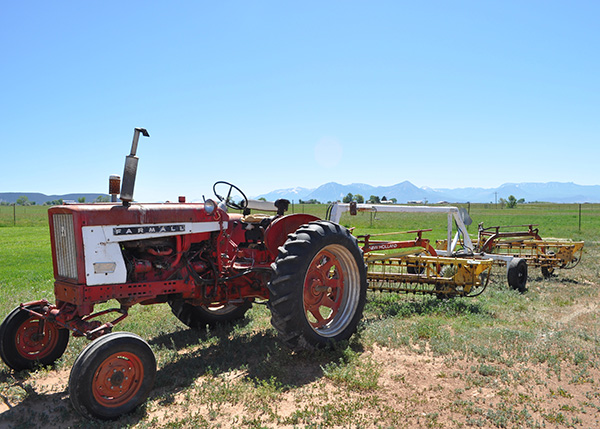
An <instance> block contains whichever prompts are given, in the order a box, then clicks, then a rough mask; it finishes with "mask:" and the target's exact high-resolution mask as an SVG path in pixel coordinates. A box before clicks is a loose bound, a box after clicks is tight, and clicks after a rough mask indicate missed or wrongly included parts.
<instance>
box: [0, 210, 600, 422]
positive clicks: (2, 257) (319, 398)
mask: <svg viewBox="0 0 600 429" xmlns="http://www.w3.org/2000/svg"><path fill="white" fill-rule="evenodd" d="M0 209H1V210H0V314H1V315H2V317H4V315H6V314H8V312H9V311H11V310H12V309H13V308H14V307H15V306H16V305H18V304H19V303H20V302H26V301H30V300H34V299H39V298H48V299H52V290H53V278H52V262H51V254H50V244H49V237H48V228H47V220H46V208H44V207H26V208H25V209H26V210H25V211H24V212H23V213H21V214H19V213H17V215H18V216H17V223H16V225H17V226H13V212H12V209H13V208H12V207H8V208H7V207H1V208H0ZM9 209H10V211H9ZM18 209H19V208H17V210H18ZM325 209H326V207H325V206H323V205H319V206H309V205H305V206H302V205H295V206H294V208H293V210H294V211H295V212H296V213H299V212H305V213H315V214H317V215H320V216H323V215H324V213H325ZM470 212H471V216H472V217H473V219H474V224H473V225H471V227H470V228H469V230H470V231H471V232H472V233H476V228H477V223H478V222H484V225H485V226H492V225H508V224H530V223H536V224H539V228H540V233H541V235H542V237H544V238H547V237H562V238H571V239H575V240H585V241H586V246H585V249H584V255H583V260H582V262H581V264H580V265H578V266H577V267H576V268H574V269H573V270H556V271H555V275H554V276H553V277H552V278H550V279H543V277H542V276H541V273H540V272H539V270H533V269H532V270H530V273H529V282H528V287H529V290H528V291H527V292H526V293H525V294H519V293H517V292H515V291H513V290H510V289H509V288H508V287H507V286H506V279H505V271H504V270H503V269H501V268H495V269H494V275H493V278H492V282H491V285H490V286H489V287H488V289H487V290H486V291H485V293H484V294H482V295H481V296H479V297H476V298H471V299H469V298H457V299H452V300H439V299H436V298H435V297H414V296H410V295H408V296H405V295H401V296H399V295H393V294H379V293H374V292H370V293H369V295H368V302H367V306H366V309H365V314H364V318H363V321H362V322H361V324H360V328H359V332H358V333H357V334H356V335H354V336H353V337H352V338H351V340H350V342H349V343H345V344H340V345H339V347H338V348H337V349H335V350H331V351H320V352H318V353H291V352H290V351H289V350H288V349H287V348H286V347H285V346H283V345H282V344H281V343H280V342H279V341H278V340H277V337H276V334H275V330H274V329H273V328H271V326H270V321H269V318H270V316H269V312H268V309H267V308H266V307H265V306H262V305H255V306H254V307H253V309H252V310H250V311H249V313H248V314H247V317H246V318H245V319H244V321H243V322H242V323H240V324H238V325H235V326H232V327H219V328H216V329H212V330H206V331H203V332H195V331H191V330H189V329H187V328H186V327H185V326H184V325H182V324H181V323H180V322H179V321H178V320H177V319H176V318H175V317H174V316H173V315H172V314H171V312H170V309H169V307H168V306H167V305H163V304H161V305H154V306H146V307H143V306H137V307H134V308H133V309H132V311H131V315H130V317H129V318H128V319H126V320H125V321H124V322H123V323H122V324H120V325H118V327H117V330H123V331H130V332H134V333H136V334H138V335H140V336H141V337H143V338H145V339H146V340H147V341H148V342H149V343H150V345H151V347H152V349H153V351H154V353H155V355H156V357H157V362H158V374H157V379H156V383H155V386H154V389H153V391H152V393H151V395H150V398H149V399H148V401H147V403H146V404H145V405H144V406H143V407H141V408H140V409H138V410H137V411H135V412H134V413H132V414H130V415H127V416H123V417H122V418H120V419H119V420H117V421H115V422H109V423H106V422H95V421H92V422H90V421H87V420H84V419H83V418H81V417H80V416H79V415H78V414H77V413H76V412H75V411H74V410H73V409H72V407H71V404H70V401H69V398H68V391H67V381H68V377H69V371H70V368H71V366H72V365H73V362H74V360H75V358H76V357H77V355H78V354H79V352H80V351H81V350H82V349H83V348H84V347H85V346H86V345H87V344H88V342H87V341H86V340H83V339H81V338H75V339H73V338H72V339H71V340H70V343H69V347H68V349H67V352H66V353H65V355H64V356H63V357H62V358H61V359H60V360H59V361H58V363H57V365H55V367H53V368H40V369H38V370H36V371H33V372H31V373H26V372H21V373H15V372H13V371H11V370H9V369H8V368H7V367H6V366H5V365H4V364H0V396H1V398H2V401H0V427H41V426H44V427H86V428H87V427H114V428H120V427H136V428H150V427H152V428H155V427H168V428H176V427H181V428H188V427H211V428H212V427H243V428H246V427H290V428H291V427H310V428H313V427H314V428H317V427H406V428H412V427H427V428H437V427H465V428H466V427H499V428H513V427H532V428H538V427H539V428H542V427H598V426H600V307H599V305H598V298H599V293H598V286H599V284H600V282H599V280H598V279H599V275H600V265H599V264H598V263H597V261H598V258H599V257H600V249H599V243H600V237H599V235H600V206H599V205H583V206H582V214H581V230H579V206H578V205H557V204H526V205H519V206H518V207H517V208H515V209H496V208H494V207H493V205H476V204H472V205H471V207H470ZM341 223H342V224H344V225H346V226H350V227H356V229H355V234H363V233H369V232H371V233H373V232H386V231H388V232H389V231H398V230H411V229H418V228H433V229H434V231H432V232H431V233H428V234H426V235H425V236H426V237H428V238H431V239H432V241H433V240H435V239H436V238H445V228H446V217H445V216H432V215H428V216H423V215H389V214H381V213H380V214H377V215H376V216H372V215H371V214H370V213H363V214H360V215H359V216H357V217H353V218H350V217H349V216H344V217H343V218H342V221H341Z"/></svg>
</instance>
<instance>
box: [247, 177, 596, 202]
mask: <svg viewBox="0 0 600 429" xmlns="http://www.w3.org/2000/svg"><path fill="white" fill-rule="evenodd" d="M349 193H350V194H352V195H356V194H360V195H362V196H363V197H364V199H365V201H367V200H368V199H369V198H370V197H371V196H372V195H375V196H378V197H379V198H380V199H381V198H383V197H384V196H385V197H386V199H388V200H391V199H392V198H395V199H396V200H397V202H398V203H408V202H417V201H418V202H422V203H425V202H428V203H437V202H448V203H466V202H471V203H495V202H497V201H500V198H504V199H505V200H506V199H508V197H509V196H510V195H513V196H514V197H515V198H516V199H517V200H520V199H521V198H523V199H524V200H525V201H526V202H534V201H540V202H541V201H543V202H551V203H600V186H599V185H592V186H589V185H577V184H575V183H571V182H569V183H560V182H548V183H505V184H503V185H501V186H499V187H497V188H456V189H446V188H440V189H433V188H429V187H422V188H420V187H417V186H415V185H413V184H412V183H411V182H409V181H404V182H401V183H398V184H395V185H391V186H371V185H367V184H364V183H352V184H349V185H341V184H339V183H335V182H329V183H325V184H324V185H321V186H319V187H318V188H313V189H310V188H289V189H278V190H275V191H271V192H269V193H267V194H262V195H258V196H257V197H256V198H261V197H262V198H265V199H266V200H268V201H275V200H276V199H278V198H285V199H288V200H290V201H294V202H299V200H303V201H309V200H316V201H319V202H321V203H327V202H331V201H338V200H339V201H341V200H342V199H343V198H344V197H345V196H346V195H348V194H349Z"/></svg>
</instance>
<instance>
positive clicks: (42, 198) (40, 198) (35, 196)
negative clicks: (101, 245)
mask: <svg viewBox="0 0 600 429" xmlns="http://www.w3.org/2000/svg"><path fill="white" fill-rule="evenodd" d="M23 196H25V197H27V198H28V199H29V201H30V202H32V203H35V204H36V205H43V204H44V203H45V202H47V201H55V200H63V201H64V200H71V201H77V200H78V199H79V198H82V197H84V198H85V201H86V202H88V203H91V202H94V201H95V200H96V198H98V197H99V196H103V197H109V198H110V195H107V194H83V193H82V194H65V195H46V194H41V193H39V192H0V203H2V202H4V203H9V204H12V203H16V202H17V200H18V199H19V198H20V197H23Z"/></svg>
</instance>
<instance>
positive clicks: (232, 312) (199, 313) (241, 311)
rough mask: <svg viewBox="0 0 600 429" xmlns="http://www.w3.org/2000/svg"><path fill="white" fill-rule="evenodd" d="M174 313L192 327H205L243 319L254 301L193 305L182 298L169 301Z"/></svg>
mask: <svg viewBox="0 0 600 429" xmlns="http://www.w3.org/2000/svg"><path fill="white" fill-rule="evenodd" d="M169 305H170V306H171V311H172V312H173V314H174V315H175V316H176V317H177V318H178V319H179V320H180V321H181V322H182V323H183V324H185V325H186V326H189V327H190V328H192V329H203V328H204V327H206V325H209V326H211V327H212V326H216V325H218V324H221V323H229V322H234V321H236V320H240V319H243V318H244V316H245V314H246V312H247V311H248V310H249V309H250V307H252V301H250V300H244V302H243V303H242V304H240V305H236V304H224V305H218V306H204V305H192V304H189V303H187V302H185V301H183V300H181V299H178V300H174V301H169Z"/></svg>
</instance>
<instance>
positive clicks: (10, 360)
mask: <svg viewBox="0 0 600 429" xmlns="http://www.w3.org/2000/svg"><path fill="white" fill-rule="evenodd" d="M31 310H34V311H36V312H38V313H42V312H43V310H42V308H41V306H39V305H36V306H33V307H31ZM42 323H43V327H42V326H41V324H42ZM68 343H69V331H68V330H67V329H61V328H59V327H58V326H57V325H56V324H55V323H52V322H49V321H48V320H42V319H40V318H39V317H36V316H33V315H32V314H31V313H29V312H28V311H27V310H22V309H21V308H20V307H17V308H15V309H14V310H13V311H11V312H10V313H9V315H8V316H6V319H4V321H3V322H2V325H0V356H1V357H2V360H3V361H4V363H6V365H8V366H9V367H11V368H12V369H14V370H16V371H21V370H24V369H32V368H34V367H35V366H36V365H38V364H41V365H52V364H53V363H54V362H56V360H57V359H59V358H60V357H61V356H62V355H63V353H64V352H65V350H66V348H67V344H68Z"/></svg>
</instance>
